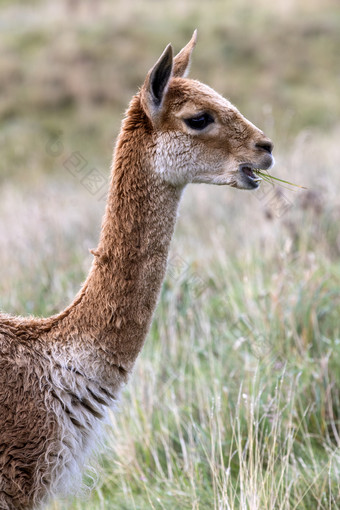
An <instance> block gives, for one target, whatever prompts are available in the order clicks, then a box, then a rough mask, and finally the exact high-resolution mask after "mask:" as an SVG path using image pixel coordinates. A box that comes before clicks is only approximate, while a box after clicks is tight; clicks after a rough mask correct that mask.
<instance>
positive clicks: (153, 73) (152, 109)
mask: <svg viewBox="0 0 340 510" xmlns="http://www.w3.org/2000/svg"><path fill="white" fill-rule="evenodd" d="M172 68H173V51H172V46H171V44H169V45H168V46H167V47H166V48H165V50H164V51H163V53H162V55H161V56H160V57H159V59H158V60H157V62H156V64H155V65H154V66H153V68H152V69H151V70H150V71H149V73H148V75H147V77H146V80H145V82H144V85H143V87H142V90H141V95H142V102H143V106H144V108H145V110H146V112H147V114H148V116H149V117H150V119H151V120H155V119H156V118H157V117H158V116H159V114H160V112H161V111H162V105H163V100H164V97H165V95H166V92H167V89H168V85H169V81H170V79H171V77H172Z"/></svg>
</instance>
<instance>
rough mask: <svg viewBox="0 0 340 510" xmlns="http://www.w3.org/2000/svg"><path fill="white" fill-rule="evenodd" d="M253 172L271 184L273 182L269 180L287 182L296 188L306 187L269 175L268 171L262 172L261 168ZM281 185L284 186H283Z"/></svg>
mask: <svg viewBox="0 0 340 510" xmlns="http://www.w3.org/2000/svg"><path fill="white" fill-rule="evenodd" d="M254 172H255V173H256V174H257V175H259V176H260V177H262V178H263V179H264V180H265V181H266V182H269V183H271V184H273V182H271V181H277V182H278V183H283V184H287V185H288V186H295V187H296V188H300V189H307V188H306V187H305V186H300V185H299V184H294V183H293V182H289V181H285V180H283V179H279V178H278V177H274V176H273V175H270V174H269V173H268V172H266V173H264V172H263V171H262V170H254ZM281 186H282V184H281ZM283 187H285V186H283ZM288 189H289V188H288Z"/></svg>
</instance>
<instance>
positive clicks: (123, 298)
mask: <svg viewBox="0 0 340 510" xmlns="http://www.w3.org/2000/svg"><path fill="white" fill-rule="evenodd" d="M153 145H154V142H153V139H152V135H151V131H150V130H149V121H148V119H147V117H146V115H145V114H144V113H143V110H142V109H141V106H140V99H139V96H136V97H135V98H134V99H133V101H132V103H131V106H130V109H129V111H128V114H127V118H126V119H125V121H124V123H123V127H122V132H121V135H120V137H119V139H118V142H117V147H116V151H115V157H114V161H113V170H112V182H111V187H110V192H109V197H108V202H107V207H106V212H105V216H104V221H103V225H102V231H101V236H100V241H99V245H98V247H97V249H96V250H94V251H93V254H94V256H95V260H94V263H93V265H92V269H91V271H90V274H89V276H88V278H87V281H86V282H85V284H84V287H83V288H82V290H81V291H80V293H79V295H78V296H77V298H76V299H75V301H74V303H73V304H72V305H71V306H70V307H69V308H68V309H67V311H65V312H67V313H66V314H65V312H64V314H62V315H64V317H62V318H61V320H60V322H59V323H57V324H55V327H56V328H57V329H60V330H62V331H63V338H65V336H66V338H72V337H75V336H76V337H77V338H78V339H79V337H80V338H83V340H84V342H85V343H87V344H89V342H90V343H91V346H92V347H93V348H95V349H96V352H97V353H101V355H102V356H103V357H104V358H105V359H106V362H107V363H108V365H112V366H114V367H119V369H120V370H121V371H122V372H123V371H126V372H129V371H130V370H131V368H132V366H133V363H134V361H135V359H136V357H137V355H138V353H139V352H140V350H141V348H142V346H143V342H144V339H145V336H146V333H147V331H148V328H149V325H150V322H151V317H152V313H153V310H154V308H155V305H156V302H157V297H158V294H159V291H160V286H161V283H162V280H163V278H164V274H165V270H166V261H167V256H168V251H169V244H170V240H171V237H172V234H173V230H174V225H175V221H176V214H177V207H178V203H179V199H180V196H181V188H178V187H173V186H171V185H169V184H166V183H164V182H162V181H161V180H160V178H159V177H158V176H157V174H156V172H154V171H153V170H152V167H153V155H154V154H153V152H154V151H153ZM137 148H138V149H137ZM65 333H66V335H65ZM77 342H78V343H79V341H78V340H77ZM80 347H81V344H80ZM101 370H102V369H101Z"/></svg>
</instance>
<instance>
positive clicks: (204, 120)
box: [184, 113, 214, 131]
mask: <svg viewBox="0 0 340 510" xmlns="http://www.w3.org/2000/svg"><path fill="white" fill-rule="evenodd" d="M184 122H185V123H186V125H187V126H189V127H190V128H191V129H196V130H197V131H200V130H201V129H204V128H206V127H207V126H209V124H212V123H213V122H214V119H213V117H212V116H211V115H210V114H209V113H202V114H200V115H197V116H196V117H190V118H189V119H185V120H184Z"/></svg>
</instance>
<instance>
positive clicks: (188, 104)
mask: <svg viewBox="0 0 340 510" xmlns="http://www.w3.org/2000/svg"><path fill="white" fill-rule="evenodd" d="M195 44H196V31H195V32H194V35H193V37H192V39H191V41H190V42H189V43H188V44H187V46H185V48H183V49H182V51H181V52H180V53H179V54H178V55H177V56H176V57H175V58H173V52H172V47H171V45H169V46H167V48H166V49H165V51H164V52H163V54H162V55H161V57H160V59H159V60H158V62H157V63H156V64H155V66H154V67H153V68H152V69H151V71H150V72H149V74H148V76H147V78H146V81H145V83H144V85H143V87H142V90H141V101H142V106H143V109H144V111H145V113H146V114H147V116H148V118H149V120H150V123H151V125H152V129H153V131H154V134H155V144H156V151H155V159H154V165H155V171H156V172H158V173H159V174H160V175H161V176H162V177H163V179H164V180H166V181H167V182H169V183H170V184H172V185H175V186H178V185H179V186H183V185H185V184H188V183H207V184H219V185H223V184H226V185H229V186H232V187H235V188H240V189H255V188H257V187H258V186H259V182H260V181H261V178H260V177H258V176H256V174H255V173H254V172H253V171H252V170H253V169H256V168H257V169H264V170H267V169H269V168H270V167H271V166H272V165H273V162H274V160H273V157H272V155H271V152H272V148H273V145H272V142H271V141H270V140H269V139H268V138H267V137H266V136H265V135H264V134H263V132H262V131H260V130H259V129H258V128H257V127H256V126H254V124H252V123H251V122H249V121H248V120H247V119H246V118H245V117H243V115H241V113H240V112H239V111H238V110H237V109H236V108H235V107H234V106H233V105H232V104H231V103H230V102H229V101H228V100H226V99H224V98H223V97H222V96H220V95H219V94H218V93H217V92H215V91H214V90H213V89H211V88H210V87H208V86H207V85H204V84H202V83H200V82H198V81H196V80H191V79H188V78H186V75H187V73H188V70H189V65H190V57H191V53H192V50H193V48H194V46H195Z"/></svg>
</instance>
